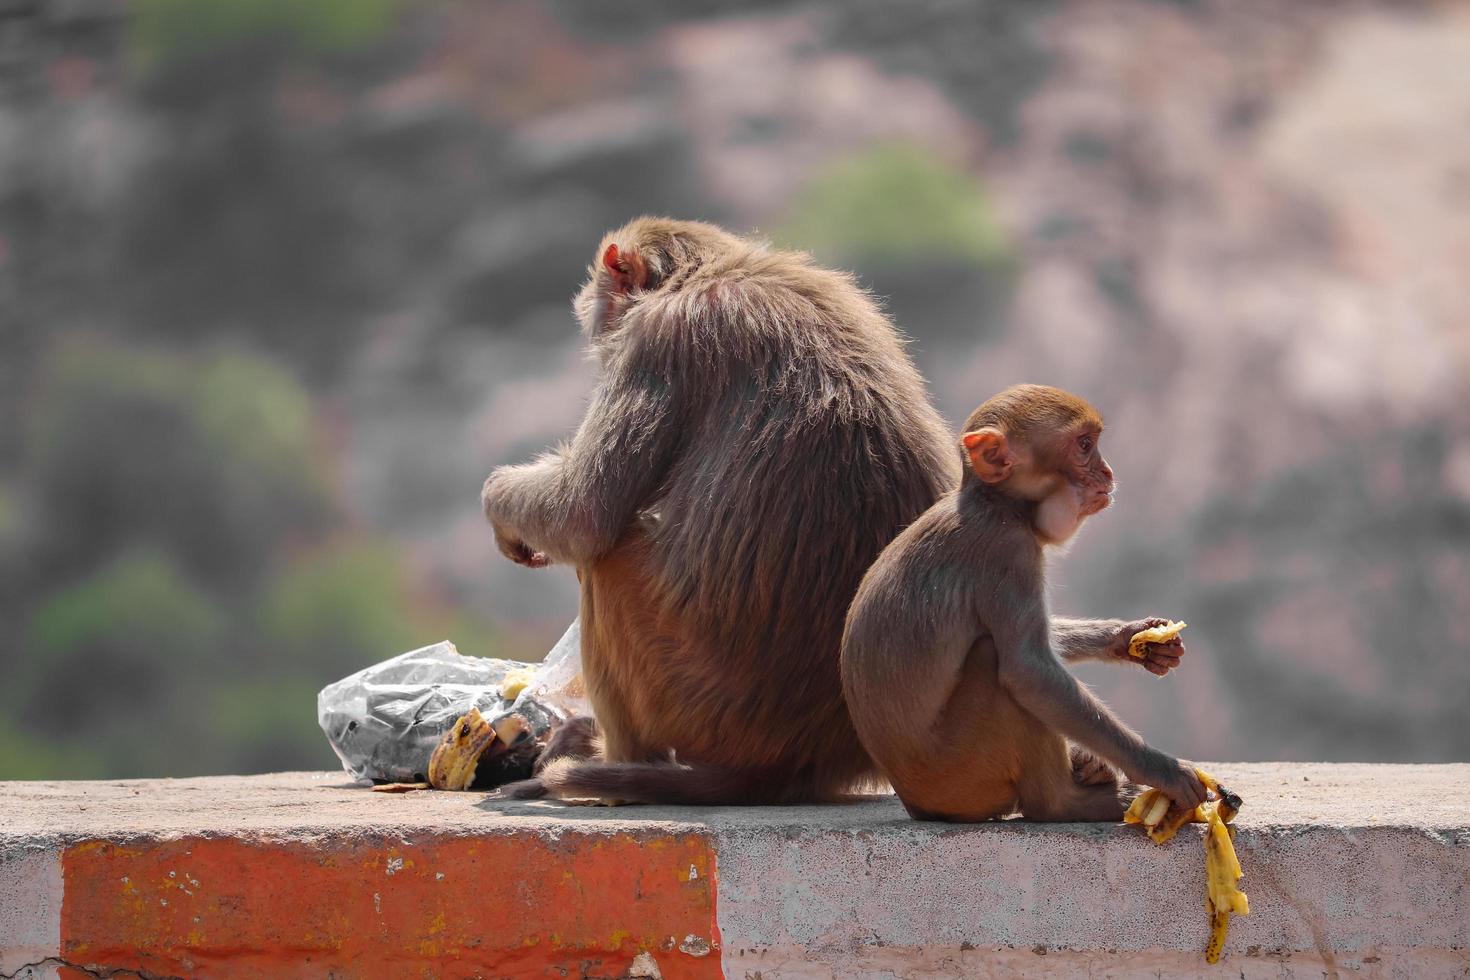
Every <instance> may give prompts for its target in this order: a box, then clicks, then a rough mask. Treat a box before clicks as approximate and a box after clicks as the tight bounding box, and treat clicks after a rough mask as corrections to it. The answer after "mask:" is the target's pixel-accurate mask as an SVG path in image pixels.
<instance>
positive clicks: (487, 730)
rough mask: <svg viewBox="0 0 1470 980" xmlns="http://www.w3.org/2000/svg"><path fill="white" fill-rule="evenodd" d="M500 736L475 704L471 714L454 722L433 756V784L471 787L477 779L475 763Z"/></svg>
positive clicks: (431, 763) (477, 763) (449, 787)
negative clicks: (497, 735)
mask: <svg viewBox="0 0 1470 980" xmlns="http://www.w3.org/2000/svg"><path fill="white" fill-rule="evenodd" d="M495 739H496V735H495V729H493V728H491V727H490V723H489V722H488V721H486V720H485V717H484V716H483V715H481V714H480V709H479V708H471V709H470V712H469V714H467V715H465V716H464V717H463V718H461V719H459V721H457V722H455V723H454V727H453V728H451V729H450V730H449V731H447V732H445V733H444V738H443V739H441V740H440V742H439V744H438V745H437V746H435V747H434V754H433V755H432V756H430V757H429V785H430V786H433V787H434V788H435V789H453V790H463V789H469V788H470V784H471V783H472V782H474V781H475V767H476V766H478V765H479V764H480V756H482V755H484V754H485V750H486V749H488V748H489V747H490V745H491V743H493V742H494V741H495Z"/></svg>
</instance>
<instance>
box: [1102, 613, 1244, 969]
mask: <svg viewBox="0 0 1470 980" xmlns="http://www.w3.org/2000/svg"><path fill="white" fill-rule="evenodd" d="M1179 626H1180V627H1181V628H1182V627H1183V624H1182V623H1181V624H1179ZM1175 632H1176V633H1177V632H1178V631H1177V630H1176V631H1175ZM1140 635H1141V634H1140ZM1135 639H1137V638H1136V637H1135ZM1148 642H1154V643H1156V642H1158V641H1157V640H1150V641H1148ZM1195 774H1196V775H1198V776H1199V778H1200V782H1202V783H1204V784H1205V786H1206V788H1208V789H1209V790H1210V791H1211V792H1212V793H1214V794H1215V796H1216V797H1217V799H1213V800H1207V801H1206V802H1204V803H1201V804H1200V805H1199V806H1196V807H1191V808H1189V809H1182V808H1179V807H1175V806H1172V805H1171V804H1170V802H1169V798H1168V797H1166V796H1165V795H1164V794H1163V793H1161V792H1159V791H1158V790H1156V789H1148V790H1144V791H1143V792H1142V793H1140V794H1139V795H1138V796H1137V797H1136V798H1135V799H1134V800H1133V803H1132V804H1131V805H1130V806H1129V807H1128V811H1127V812H1126V813H1124V814H1123V822H1124V823H1128V824H1138V825H1140V826H1142V827H1143V829H1144V830H1145V831H1146V832H1147V833H1148V836H1149V839H1150V840H1152V841H1153V842H1154V843H1155V844H1163V843H1165V842H1167V841H1168V840H1169V839H1170V838H1171V837H1173V836H1174V835H1175V834H1176V833H1178V832H1179V828H1180V827H1183V826H1184V825H1185V824H1186V823H1203V824H1205V825H1206V827H1205V838H1204V843H1205V908H1206V910H1207V911H1208V912H1209V914H1210V942H1209V945H1207V946H1206V947H1205V960H1206V961H1207V962H1210V963H1217V962H1219V960H1220V954H1221V952H1223V951H1224V949H1225V937H1226V936H1227V935H1228V934H1229V932H1230V916H1231V914H1232V913H1234V914H1235V915H1249V914H1250V900H1249V898H1248V897H1247V895H1246V893H1245V892H1243V891H1241V890H1240V889H1239V888H1238V887H1237V886H1236V882H1237V881H1238V880H1240V879H1241V878H1242V877H1244V875H1245V872H1243V871H1241V869H1240V860H1239V858H1237V857H1236V856H1235V843H1234V841H1232V840H1231V836H1230V829H1229V828H1228V827H1227V826H1226V825H1227V824H1228V823H1229V822H1230V821H1232V820H1234V819H1235V814H1236V813H1237V812H1239V810H1240V806H1241V800H1240V797H1239V796H1236V795H1235V794H1234V793H1232V792H1230V791H1229V790H1227V789H1225V788H1223V787H1222V786H1221V785H1220V784H1219V782H1218V781H1216V780H1215V778H1214V777H1212V776H1210V775H1209V774H1208V773H1206V772H1204V771H1203V770H1200V769H1196V770H1195Z"/></svg>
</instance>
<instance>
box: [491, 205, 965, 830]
mask: <svg viewBox="0 0 1470 980" xmlns="http://www.w3.org/2000/svg"><path fill="white" fill-rule="evenodd" d="M597 255H598V261H596V262H594V264H593V266H592V268H591V270H590V273H589V280H588V283H587V285H586V286H585V287H584V289H583V290H582V292H581V294H580V295H579V296H578V298H577V301H576V309H577V313H578V317H579V319H580V320H581V322H582V324H583V327H584V329H585V330H586V331H587V333H588V334H589V336H590V338H591V341H592V345H593V348H594V349H595V350H596V352H597V354H598V356H599V358H600V360H601V362H602V375H601V379H600V381H599V383H598V386H597V390H596V392H595V393H594V395H593V398H592V403H591V406H590V408H589V409H588V412H587V415H586V418H585V419H584V421H583V423H582V426H581V428H580V429H579V430H578V432H577V434H576V436H575V438H574V439H573V440H572V442H571V444H570V445H569V446H566V447H563V448H561V449H559V450H557V451H554V452H552V453H550V454H548V455H546V456H543V457H542V458H541V459H540V460H537V461H536V462H534V463H531V464H529V465H526V466H512V467H502V468H500V469H498V470H496V471H495V472H494V473H492V474H491V476H490V479H489V480H488V481H487V482H486V484H485V490H484V494H483V503H484V508H485V514H486V516H487V517H488V518H489V520H490V521H491V523H492V524H493V525H494V527H495V530H496V535H497V539H498V540H499V541H500V543H501V547H502V550H504V551H505V552H506V554H507V555H508V556H509V557H511V558H512V559H513V560H517V561H521V562H523V563H526V564H532V565H536V564H540V563H542V562H544V561H545V560H547V559H549V560H553V561H560V562H566V563H570V564H574V565H576V566H577V569H578V574H579V576H580V578H581V583H582V608H581V617H582V657H583V669H584V672H585V677H586V682H587V688H588V694H589V697H590V699H591V701H592V704H593V708H594V710H595V712H596V714H597V718H598V721H599V723H600V724H601V727H602V730H603V737H604V759H605V761H604V762H600V763H587V764H581V765H573V766H570V767H567V766H558V767H557V771H556V776H555V779H554V781H553V782H554V785H550V786H543V787H539V788H538V787H534V786H532V787H518V788H517V789H516V790H515V791H514V792H515V794H516V795H534V793H536V792H538V791H539V790H540V789H547V790H549V791H550V792H552V793H554V794H556V795H562V796H587V795H592V796H604V797H613V798H617V799H620V800H626V801H649V802H687V803H774V802H796V801H814V800H823V799H832V798H834V797H836V796H838V795H839V794H841V793H842V792H843V791H844V790H845V789H847V788H848V787H849V786H850V785H851V784H852V783H853V782H854V781H855V780H859V779H862V778H864V777H866V776H868V775H870V774H871V773H872V770H873V767H872V763H871V761H870V759H869V758H868V755H867V753H866V752H865V751H864V750H863V747H862V745H861V743H860V742H859V741H858V739H857V736H856V734H855V733H854V731H853V728H852V724H851V721H850V719H849V718H848V714H847V709H846V706H845V704H844V703H843V700H842V696H841V682H840V678H839V672H838V655H839V643H840V638H841V632H842V622H843V614H844V612H845V611H846V609H847V605H848V602H849V601H850V600H851V598H852V595H853V593H854V591H855V590H856V588H857V584H858V582H859V580H860V579H861V578H862V575H863V572H864V571H865V570H866V568H867V567H868V565H869V564H870V563H871V562H872V560H873V558H875V557H876V556H877V554H878V552H879V551H880V550H881V549H882V548H883V546H884V545H885V544H887V543H888V541H889V540H891V539H892V537H893V536H894V535H895V534H896V533H897V532H898V531H899V530H900V529H901V528H902V527H904V525H906V524H908V523H909V522H910V521H912V520H913V519H914V518H915V517H917V516H918V515H919V514H920V513H922V512H923V511H924V509H925V508H926V507H928V506H929V505H930V504H932V503H933V502H934V501H935V499H937V498H938V496H939V495H940V493H942V492H943V490H944V489H945V488H946V487H950V486H953V485H954V483H955V481H956V476H957V475H958V474H957V473H956V471H955V458H954V451H953V449H952V448H951V447H950V444H949V441H948V439H947V437H946V435H945V433H944V429H943V425H942V423H941V422H940V419H939V417H938V416H937V414H936V413H935V412H934V410H933V408H932V407H931V406H930V404H929V402H928V399H927V397H926V395H925V391H924V385H923V382H922V380H921V379H920V377H919V375H918V373H917V371H916V370H915V369H914V367H913V364H912V363H911V362H910V360H909V358H908V357H907V355H906V354H905V352H904V350H903V346H902V342H901V340H900V338H899V336H898V334H897V333H896V332H895V330H894V329H893V327H892V325H891V324H890V323H889V321H888V320H887V319H886V318H885V317H884V316H883V315H882V314H881V313H880V312H879V311H878V309H877V307H876V306H875V305H874V304H873V302H872V300H871V299H870V297H869V296H868V295H867V294H866V293H864V292H863V291H862V290H861V289H860V288H858V286H857V285H856V284H855V283H854V281H853V280H852V278H851V277H850V276H848V275H845V274H843V273H839V272H833V271H830V270H827V269H823V268H820V267H818V266H816V265H814V264H812V262H811V261H810V259H809V258H808V257H807V256H805V255H803V254H800V253H792V252H783V251H778V250H774V249H772V248H769V247H768V246H766V245H763V244H761V243H758V242H753V241H748V240H745V239H741V238H738V237H736V236H734V235H731V234H729V233H727V232H725V231H722V230H721V229H719V228H716V227H714V226H711V225H705V224H698V223H693V222H676V221H668V220H663V219H653V218H643V219H639V220H637V221H634V222H633V223H632V224H630V225H628V226H627V227H625V228H623V229H621V230H619V231H616V232H614V233H612V234H611V235H609V236H608V237H607V238H606V239H604V241H603V243H602V245H601V246H600V247H599V249H598V253H597ZM671 753H672V757H671Z"/></svg>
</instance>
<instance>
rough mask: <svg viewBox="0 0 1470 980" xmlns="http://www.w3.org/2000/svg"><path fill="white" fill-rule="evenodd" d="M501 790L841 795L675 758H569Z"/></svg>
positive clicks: (705, 802)
mask: <svg viewBox="0 0 1470 980" xmlns="http://www.w3.org/2000/svg"><path fill="white" fill-rule="evenodd" d="M502 792H503V793H504V794H505V795H507V796H510V797H513V798H516V799H532V798H536V797H540V796H555V797H562V798H566V799H579V798H584V797H590V798H596V799H603V800H616V801H619V802H622V803H672V804H686V805H690V806H710V805H720V804H730V805H746V806H750V805H761V804H766V805H780V804H793V803H816V802H822V801H824V800H827V799H835V798H836V797H835V795H832V794H823V793H820V792H819V791H818V790H817V789H816V788H815V787H814V786H813V785H812V784H811V782H810V781H808V780H803V779H795V780H793V779H792V778H791V776H790V774H789V773H787V774H785V775H783V776H781V777H779V778H777V777H774V776H773V775H772V774H767V773H764V772H756V771H736V770H729V769H718V768H715V767H712V766H703V765H686V764H684V763H676V762H588V761H586V760H581V759H570V758H568V759H558V760H557V761H555V762H553V763H551V764H550V765H548V766H547V767H546V768H545V769H543V770H542V771H541V773H540V775H539V776H538V777H537V778H536V779H531V780H526V781H525V782H522V783H514V784H512V785H510V786H507V787H504V789H503V790H502Z"/></svg>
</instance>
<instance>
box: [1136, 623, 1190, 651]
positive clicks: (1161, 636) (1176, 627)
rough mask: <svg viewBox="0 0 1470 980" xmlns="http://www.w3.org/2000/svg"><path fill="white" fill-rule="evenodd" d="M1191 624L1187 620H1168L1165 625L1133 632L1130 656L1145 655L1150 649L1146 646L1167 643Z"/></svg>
mask: <svg viewBox="0 0 1470 980" xmlns="http://www.w3.org/2000/svg"><path fill="white" fill-rule="evenodd" d="M1188 625H1189V624H1188V623H1186V622H1182V621H1181V622H1178V623H1176V622H1172V621H1171V622H1168V623H1165V624H1164V625H1163V626H1153V627H1150V628H1149V629H1146V630H1139V631H1138V632H1137V633H1134V634H1133V637H1132V638H1131V639H1130V640H1129V641H1128V656H1130V657H1143V656H1144V655H1145V654H1146V653H1147V652H1148V651H1147V650H1145V649H1144V647H1146V646H1148V645H1149V644H1150V643H1167V642H1169V641H1170V640H1172V639H1174V637H1176V636H1178V635H1179V631H1180V630H1182V629H1184V627H1186V626H1188Z"/></svg>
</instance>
